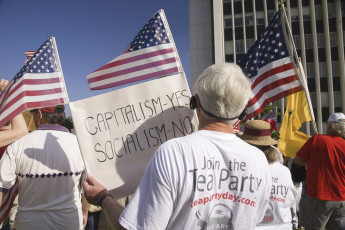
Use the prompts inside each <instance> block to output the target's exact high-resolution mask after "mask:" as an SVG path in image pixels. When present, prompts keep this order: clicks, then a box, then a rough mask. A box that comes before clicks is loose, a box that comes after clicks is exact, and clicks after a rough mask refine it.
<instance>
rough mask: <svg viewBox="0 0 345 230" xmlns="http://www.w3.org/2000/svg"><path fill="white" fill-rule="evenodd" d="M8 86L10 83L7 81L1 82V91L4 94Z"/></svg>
mask: <svg viewBox="0 0 345 230" xmlns="http://www.w3.org/2000/svg"><path fill="white" fill-rule="evenodd" d="M7 85H8V81H7V80H5V79H1V80H0V91H1V92H3V91H4V90H5V88H6V87H7Z"/></svg>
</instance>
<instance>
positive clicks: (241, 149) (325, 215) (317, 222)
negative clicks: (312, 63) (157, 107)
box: [0, 63, 345, 230]
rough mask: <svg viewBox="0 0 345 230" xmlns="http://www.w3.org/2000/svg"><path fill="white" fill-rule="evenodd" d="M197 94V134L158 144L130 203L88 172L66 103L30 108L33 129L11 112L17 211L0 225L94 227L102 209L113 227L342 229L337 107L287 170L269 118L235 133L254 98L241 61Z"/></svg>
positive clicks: (4, 177) (3, 170)
mask: <svg viewBox="0 0 345 230" xmlns="http://www.w3.org/2000/svg"><path fill="white" fill-rule="evenodd" d="M7 84H8V82H7V81H5V80H1V81H0V90H1V91H3V89H4V88H5V87H6V85H7ZM193 93H194V95H193V96H192V97H191V101H190V108H191V109H193V110H195V112H196V115H197V117H198V121H199V127H198V130H197V131H195V132H194V133H192V134H190V135H188V136H184V137H180V138H175V139H171V140H169V141H167V142H165V143H163V144H162V145H161V146H160V147H159V148H158V149H157V151H156V152H155V154H154V156H153V158H152V159H151V161H150V163H149V164H148V166H147V168H146V171H145V173H144V175H143V177H142V180H141V182H140V184H139V185H138V188H137V190H136V191H135V193H134V194H133V195H132V196H131V198H130V201H129V199H128V198H127V199H126V198H124V199H121V200H115V199H113V197H112V196H111V195H110V193H109V192H108V190H107V188H105V187H104V186H103V185H102V184H100V183H99V182H98V181H97V180H96V179H95V178H94V177H93V176H92V175H89V174H86V170H85V166H84V163H83V160H82V156H81V153H80V150H79V146H78V142H77V139H76V137H75V135H73V134H71V133H69V132H68V130H67V129H66V128H64V127H63V126H61V124H62V122H63V120H64V119H65V112H64V106H63V105H57V106H52V107H45V108H38V109H33V110H31V111H30V112H31V113H32V116H33V119H34V122H35V125H36V127H37V130H35V131H33V132H30V133H28V131H27V128H26V124H25V121H24V119H23V117H22V116H21V115H18V116H16V117H15V118H13V119H12V121H11V126H10V128H7V129H5V130H4V131H2V132H0V146H3V147H4V153H3V156H2V158H1V160H0V201H1V200H2V198H3V197H4V195H5V194H6V192H7V191H8V190H9V189H10V188H11V187H12V186H13V185H14V184H15V183H18V188H19V195H18V209H17V210H16V211H14V215H15V219H14V221H12V222H11V226H8V225H7V224H6V223H4V225H3V226H2V229H9V228H10V229H16V230H22V229H76V230H78V229H84V228H85V229H90V230H91V229H98V222H99V214H100V213H102V215H104V217H105V219H106V221H107V224H108V227H109V228H111V229H205V230H206V229H207V230H208V229H227V230H228V229H297V228H298V227H301V226H302V227H304V228H305V229H325V228H326V229H329V230H331V229H345V165H344V164H345V140H344V136H345V115H344V114H343V113H334V114H332V115H331V116H330V117H329V119H328V123H327V124H328V125H327V134H326V135H314V136H312V137H311V138H310V139H309V140H308V141H307V142H306V144H305V145H304V146H303V147H302V148H301V149H300V150H299V152H298V153H297V155H296V157H295V158H294V159H293V160H292V161H291V162H290V164H289V165H290V167H287V166H286V165H287V163H286V162H284V159H283V156H282V154H281V153H280V152H279V150H278V149H277V148H276V147H275V145H276V144H277V143H278V140H276V139H273V138H272V137H271V126H270V124H269V123H267V122H266V121H263V120H248V121H246V122H244V130H243V134H241V135H236V134H234V130H233V122H234V121H235V119H236V118H238V117H240V118H242V119H244V117H245V113H246V110H245V107H246V104H247V102H248V99H249V97H250V95H251V82H250V81H249V79H248V78H247V77H245V75H244V74H243V72H242V70H241V68H240V67H239V66H237V65H236V64H232V63H226V64H222V65H212V66H210V67H208V68H206V69H205V70H204V71H203V72H202V73H201V75H200V76H199V78H198V79H197V81H196V83H195V85H194V88H193ZM11 143H12V144H11ZM7 145H8V146H7ZM290 168H291V169H290ZM85 178H86V179H85ZM300 183H302V184H303V185H304V186H305V188H304V189H303V191H302V192H299V191H298V189H296V187H297V185H299V184H300ZM124 201H126V202H124ZM128 201H129V202H128ZM296 207H297V208H296ZM296 217H298V218H297V221H296ZM88 220H89V223H88ZM90 221H95V223H90Z"/></svg>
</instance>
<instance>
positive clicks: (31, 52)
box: [24, 51, 36, 64]
mask: <svg viewBox="0 0 345 230" xmlns="http://www.w3.org/2000/svg"><path fill="white" fill-rule="evenodd" d="M35 53H36V51H26V52H24V54H25V55H26V60H25V63H24V64H26V63H27V62H28V61H29V60H30V58H31V57H32V56H34V54H35Z"/></svg>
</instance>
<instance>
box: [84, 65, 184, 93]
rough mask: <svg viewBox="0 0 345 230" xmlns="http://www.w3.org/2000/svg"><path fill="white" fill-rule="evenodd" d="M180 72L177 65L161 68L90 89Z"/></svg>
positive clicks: (106, 87)
mask: <svg viewBox="0 0 345 230" xmlns="http://www.w3.org/2000/svg"><path fill="white" fill-rule="evenodd" d="M176 72H178V68H177V67H173V68H170V69H165V70H161V71H157V72H152V73H148V74H144V75H140V76H137V77H132V78H128V79H125V80H122V81H117V82H112V83H109V84H103V85H101V86H96V87H92V88H90V89H92V90H99V89H108V88H111V87H116V86H120V85H124V84H129V83H133V82H137V81H143V80H146V79H150V78H154V77H159V76H163V75H169V74H172V73H176Z"/></svg>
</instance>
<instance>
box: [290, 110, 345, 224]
mask: <svg viewBox="0 0 345 230" xmlns="http://www.w3.org/2000/svg"><path fill="white" fill-rule="evenodd" d="M326 132H327V135H314V136H312V137H311V138H310V139H309V140H308V141H307V142H306V143H305V144H304V146H303V147H302V148H301V149H300V150H299V151H298V152H297V156H296V157H295V159H294V163H293V166H292V169H291V172H292V175H293V179H294V178H295V179H296V180H303V179H304V178H303V174H304V176H305V172H303V171H304V170H305V168H304V167H305V166H306V167H307V170H306V195H304V196H302V199H301V203H300V214H301V217H300V218H301V225H302V226H303V227H305V228H306V229H324V228H327V229H345V140H344V135H345V115H344V114H343V113H333V114H331V115H330V117H329V118H328V122H327V131H326ZM301 174H302V176H301Z"/></svg>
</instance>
